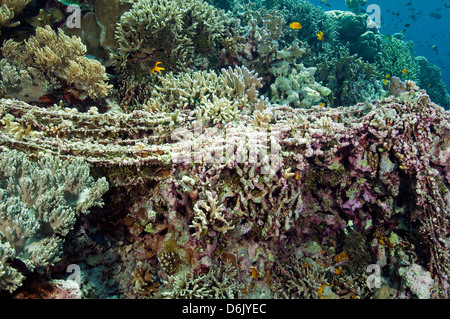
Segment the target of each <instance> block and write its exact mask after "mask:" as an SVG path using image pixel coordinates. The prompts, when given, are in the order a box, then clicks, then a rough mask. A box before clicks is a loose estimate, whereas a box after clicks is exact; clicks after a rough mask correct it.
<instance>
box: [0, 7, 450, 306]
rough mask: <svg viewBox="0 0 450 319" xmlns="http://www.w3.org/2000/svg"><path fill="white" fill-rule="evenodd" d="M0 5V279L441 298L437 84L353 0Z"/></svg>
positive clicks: (448, 169) (448, 263)
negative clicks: (73, 17)
mask: <svg viewBox="0 0 450 319" xmlns="http://www.w3.org/2000/svg"><path fill="white" fill-rule="evenodd" d="M0 3H1V7H0V18H1V19H0V27H1V28H2V33H1V37H2V43H3V45H2V48H1V50H2V59H1V60H0V68H1V70H2V72H1V76H0V94H1V96H2V99H1V100H0V197H1V201H0V294H1V296H2V297H6V298H243V299H245V298H299V299H304V298H317V299H326V298H328V299H366V298H367V299H375V298H380V299H382V298H447V297H448V285H449V277H448V276H449V270H450V268H449V267H450V256H449V251H450V250H449V247H448V246H449V243H450V241H449V216H450V214H449V212H450V112H449V111H448V110H447V111H446V110H445V108H449V106H450V96H449V95H448V94H447V93H446V91H445V85H444V84H443V82H442V81H441V82H440V73H439V72H440V70H439V69H437V71H436V68H437V67H436V66H434V65H432V64H431V63H430V62H428V61H427V60H426V59H424V58H423V57H417V56H415V53H414V51H413V50H410V49H407V48H411V44H410V43H409V42H408V41H406V40H405V39H402V38H400V37H393V38H392V40H391V41H390V42H389V43H386V42H385V41H383V39H384V38H385V37H384V35H382V34H381V33H380V32H379V31H378V29H377V28H373V27H372V28H371V27H369V26H368V23H367V21H368V19H367V18H368V15H367V14H366V13H364V12H361V10H360V8H361V6H362V5H364V4H365V1H347V0H346V1H345V3H346V5H347V6H348V8H349V9H351V10H352V12H350V11H338V10H331V11H328V12H324V11H323V10H322V9H320V8H318V7H316V6H314V5H312V4H311V3H309V2H307V1H304V0H296V1H293V0H280V1H277V2H276V3H275V4H272V2H271V1H262V0H261V1H253V2H250V1H247V0H241V1H216V0H211V1H204V0H176V1H163V0H128V1H124V0H114V1H111V0H96V1H90V0H86V1H83V2H80V3H78V5H79V7H80V16H79V17H78V18H79V19H81V21H80V23H81V26H82V27H81V29H79V30H73V29H70V28H69V27H68V26H67V25H66V26H65V27H63V26H62V24H61V21H60V20H59V19H52V18H51V17H50V16H48V17H47V18H46V15H49V14H50V12H53V13H52V14H54V12H56V11H55V10H60V11H61V12H64V11H65V10H66V7H67V4H69V3H68V1H39V2H37V1H31V0H28V1H1V2H0ZM38 3H39V4H42V6H43V5H44V4H45V7H39V5H37V4H38ZM30 4H31V5H30ZM50 7H51V8H53V11H46V10H49V8H50ZM41 10H42V11H41ZM300 13H301V14H300ZM33 17H37V18H35V19H32V18H33ZM27 21H28V22H27ZM111 21H112V22H111ZM38 22H39V23H38ZM7 26H8V27H12V28H6V27H7ZM34 28H35V29H34ZM30 30H33V31H32V32H30ZM350 31H351V32H350ZM325 40H326V41H325ZM399 48H403V49H399ZM162 71H164V72H162ZM430 72H437V73H433V74H438V75H439V76H436V77H434V78H433V79H432V80H433V81H435V82H434V83H435V85H434V86H433V88H436V87H439V88H440V89H439V90H436V89H434V90H429V91H428V92H427V91H425V89H427V87H424V84H425V83H426V85H428V83H429V82H430V81H431V80H430V77H429V74H430ZM156 73H158V74H156ZM388 75H389V76H388ZM438 104H440V105H442V106H439V105H438ZM13 261H14V262H13ZM74 266H75V267H76V268H77V269H79V274H80V276H79V277H78V279H77V280H76V281H72V280H69V279H67V280H65V278H67V269H73V267H74ZM68 267H69V268H68ZM71 267H72V268H71ZM372 269H378V270H379V271H378V272H376V273H375V274H376V278H375V279H376V280H373V279H374V276H375V274H374V273H372V272H371V271H370V270H372ZM371 280H372V281H371Z"/></svg>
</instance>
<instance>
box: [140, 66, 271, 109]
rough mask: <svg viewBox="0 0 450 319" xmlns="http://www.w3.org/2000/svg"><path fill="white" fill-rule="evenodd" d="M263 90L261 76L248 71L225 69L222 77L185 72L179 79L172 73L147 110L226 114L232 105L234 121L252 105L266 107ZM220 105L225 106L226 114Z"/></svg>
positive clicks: (152, 96) (151, 99)
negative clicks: (261, 89)
mask: <svg viewBox="0 0 450 319" xmlns="http://www.w3.org/2000/svg"><path fill="white" fill-rule="evenodd" d="M261 87H262V84H261V79H260V78H259V77H258V74H256V73H255V72H254V71H250V70H249V69H247V68H246V67H235V68H231V67H230V68H228V69H222V72H221V73H220V74H217V73H216V72H214V71H196V72H182V73H179V74H178V75H175V74H173V73H169V74H167V75H166V76H164V77H161V79H160V84H159V85H157V86H156V87H155V89H154V91H153V92H152V94H151V97H150V98H149V99H148V100H147V102H146V103H145V106H144V107H145V110H147V111H150V112H154V111H158V112H161V111H163V112H168V111H174V110H177V109H196V108H197V107H199V108H201V109H204V110H205V111H206V113H208V112H213V113H214V114H217V113H218V112H221V111H223V112H225V108H226V105H228V108H229V109H230V111H231V113H232V114H234V115H232V117H234V116H236V111H237V108H239V109H241V110H242V109H245V108H252V104H251V103H260V102H261V103H264V100H263V98H262V97H260V96H259V91H258V89H260V88H261ZM219 101H222V102H219ZM220 104H222V105H225V106H224V108H223V109H222V110H221V106H220ZM208 106H209V107H208ZM212 106H213V107H218V109H217V112H214V111H212V110H211V107H212ZM232 109H234V110H235V111H234V113H233V111H232ZM207 110H210V111H207ZM202 113H205V112H202ZM226 113H229V112H226Z"/></svg>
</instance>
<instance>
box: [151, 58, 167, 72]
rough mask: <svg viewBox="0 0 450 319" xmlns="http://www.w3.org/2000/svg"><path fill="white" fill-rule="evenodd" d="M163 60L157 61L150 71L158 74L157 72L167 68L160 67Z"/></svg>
mask: <svg viewBox="0 0 450 319" xmlns="http://www.w3.org/2000/svg"><path fill="white" fill-rule="evenodd" d="M161 63H162V62H159V61H158V62H156V63H155V65H154V66H153V67H152V68H151V69H150V72H151V73H153V74H156V73H155V72H159V73H161V70H165V69H164V68H161V67H159V66H158V65H160V64H161Z"/></svg>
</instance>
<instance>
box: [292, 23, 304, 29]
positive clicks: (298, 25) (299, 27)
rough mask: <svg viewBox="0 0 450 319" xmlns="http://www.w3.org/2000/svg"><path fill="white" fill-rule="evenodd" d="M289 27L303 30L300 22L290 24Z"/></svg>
mask: <svg viewBox="0 0 450 319" xmlns="http://www.w3.org/2000/svg"><path fill="white" fill-rule="evenodd" d="M289 27H290V28H291V29H295V30H299V29H301V28H302V25H301V24H300V22H292V23H290V24H289Z"/></svg>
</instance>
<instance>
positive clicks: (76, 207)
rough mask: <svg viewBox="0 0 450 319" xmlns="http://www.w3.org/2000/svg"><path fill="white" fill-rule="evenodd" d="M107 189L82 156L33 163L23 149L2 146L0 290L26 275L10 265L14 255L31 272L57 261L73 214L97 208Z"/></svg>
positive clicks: (0, 170)
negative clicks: (0, 271) (95, 178)
mask: <svg viewBox="0 0 450 319" xmlns="http://www.w3.org/2000/svg"><path fill="white" fill-rule="evenodd" d="M107 190H108V183H107V182H106V180H105V179H104V178H102V179H99V180H97V181H95V182H94V179H93V178H92V177H91V176H90V175H89V167H88V166H87V165H86V163H85V162H84V161H83V160H81V159H78V160H74V161H73V162H71V163H69V162H67V161H61V160H59V159H58V158H53V157H51V156H46V157H43V158H41V159H40V160H39V161H38V162H37V163H33V162H31V161H29V160H28V159H27V157H26V155H24V154H22V153H19V152H16V151H9V150H6V149H3V150H2V152H1V153H0V197H1V201H0V203H1V204H0V220H1V223H0V240H1V252H2V256H1V260H2V264H1V266H0V268H2V269H3V271H2V273H1V280H0V282H1V283H2V285H1V286H0V289H2V290H3V289H4V290H9V291H14V290H15V289H16V288H17V286H18V285H20V283H21V281H22V279H24V278H23V276H21V275H20V274H18V272H17V270H16V269H14V267H13V266H11V265H10V264H9V261H8V260H10V259H12V258H17V259H19V260H21V261H22V262H23V263H24V264H25V265H26V267H27V268H28V270H30V271H32V270H42V269H44V268H45V267H46V266H48V265H51V264H53V263H55V262H56V261H57V260H58V258H59V255H60V253H61V251H62V244H63V242H64V236H66V235H67V233H68V232H69V231H70V230H71V228H72V227H73V225H74V223H75V220H76V217H77V216H78V215H79V214H80V213H88V210H89V209H90V208H91V207H92V206H98V205H99V206H101V205H102V199H101V196H102V195H103V193H105V192H106V191H107Z"/></svg>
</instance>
